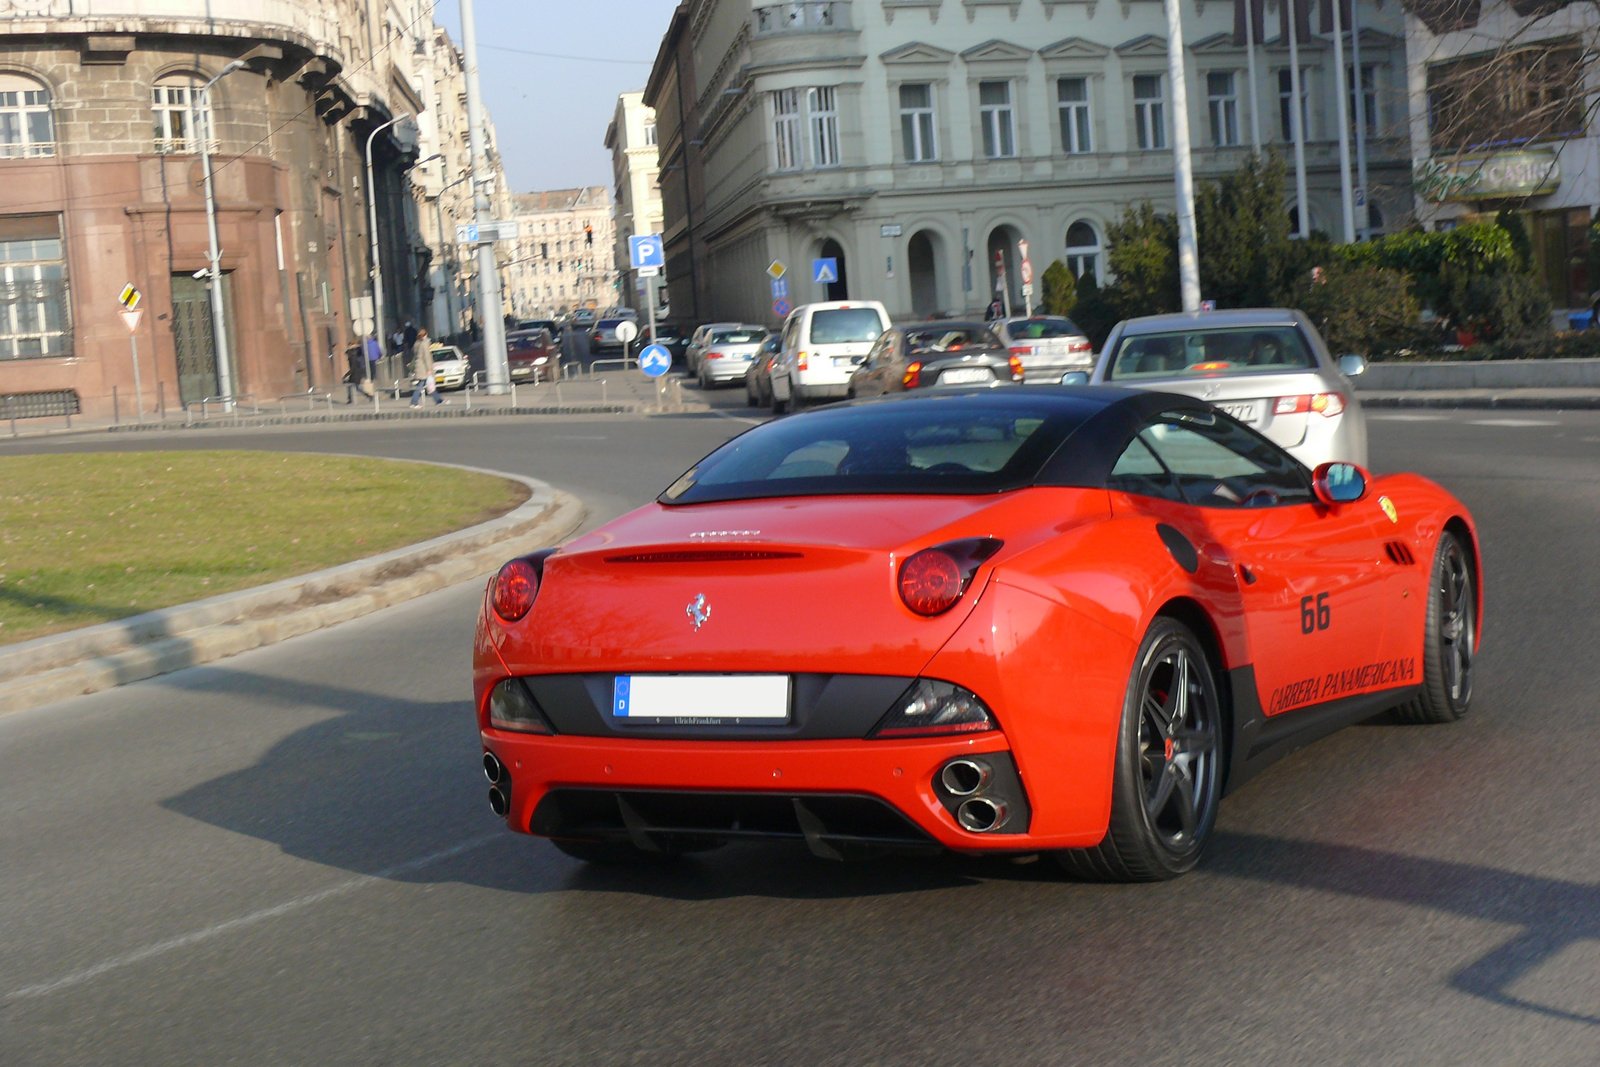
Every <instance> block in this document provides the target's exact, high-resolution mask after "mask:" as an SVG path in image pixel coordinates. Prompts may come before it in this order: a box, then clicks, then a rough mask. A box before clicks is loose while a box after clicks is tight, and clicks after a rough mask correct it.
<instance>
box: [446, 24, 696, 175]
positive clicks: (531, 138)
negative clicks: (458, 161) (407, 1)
mask: <svg viewBox="0 0 1600 1067" xmlns="http://www.w3.org/2000/svg"><path fill="white" fill-rule="evenodd" d="M675 7H677V3H676V0H476V3H475V4H474V7H473V10H474V11H475V12H476V13H477V24H478V74H479V80H480V83H481V84H482V87H483V98H484V103H486V104H487V105H488V107H489V114H490V117H492V118H493V119H494V125H495V130H496V133H497V134H498V136H499V138H500V152H501V155H502V156H503V157H504V159H505V168H506V178H507V180H508V181H509V182H510V183H511V189H512V191H513V192H518V193H527V192H534V191H535V190H539V189H565V188H570V187H572V186H578V185H610V184H611V181H612V177H611V156H610V154H609V153H608V152H607V151H606V149H605V145H604V143H603V142H604V140H605V136H606V124H607V123H609V122H610V121H611V113H612V110H613V109H614V108H615V107H616V106H617V95H618V94H619V93H623V92H627V91H629V90H635V89H643V88H644V83H645V80H646V79H647V78H649V76H650V64H651V63H652V62H654V60H655V56H656V49H657V48H659V47H660V45H661V35H662V34H663V33H665V32H666V29H667V23H668V22H669V21H670V20H671V18H672V11H673V9H674V8H675ZM436 17H437V18H438V20H439V24H440V25H441V26H443V27H445V28H446V29H447V30H449V31H450V36H451V38H452V39H453V40H454V41H455V42H456V45H457V46H460V44H461V11H460V4H459V0H438V9H437V12H436ZM528 53H540V54H538V55H530V54H528Z"/></svg>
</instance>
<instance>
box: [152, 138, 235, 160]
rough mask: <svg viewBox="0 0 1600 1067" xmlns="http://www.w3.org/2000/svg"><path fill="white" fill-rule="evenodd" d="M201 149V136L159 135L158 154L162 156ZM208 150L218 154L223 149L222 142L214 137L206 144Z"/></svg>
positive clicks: (157, 141) (185, 153) (183, 153)
mask: <svg viewBox="0 0 1600 1067" xmlns="http://www.w3.org/2000/svg"><path fill="white" fill-rule="evenodd" d="M199 151H200V138H198V137H157V138H156V154H157V155H162V156H181V155H187V154H190V153H197V152H199ZM206 151H208V152H210V153H211V154H212V155H216V154H217V153H218V152H220V151H222V142H221V141H218V140H216V139H212V140H211V141H209V142H207V144H206Z"/></svg>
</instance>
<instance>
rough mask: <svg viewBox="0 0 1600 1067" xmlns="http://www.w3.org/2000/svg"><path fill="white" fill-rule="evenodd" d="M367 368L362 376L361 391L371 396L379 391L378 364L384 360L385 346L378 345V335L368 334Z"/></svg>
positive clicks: (375, 332)
mask: <svg viewBox="0 0 1600 1067" xmlns="http://www.w3.org/2000/svg"><path fill="white" fill-rule="evenodd" d="M366 347H367V366H366V370H365V371H364V372H363V374H362V376H361V391H362V392H363V393H364V394H366V395H367V396H371V395H372V394H373V393H374V392H375V391H376V390H377V381H378V363H379V361H380V360H382V359H383V345H381V344H379V343H378V333H377V331H376V330H374V331H373V332H372V333H369V334H367V340H366Z"/></svg>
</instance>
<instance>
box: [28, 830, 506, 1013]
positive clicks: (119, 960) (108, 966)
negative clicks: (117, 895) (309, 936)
mask: <svg viewBox="0 0 1600 1067" xmlns="http://www.w3.org/2000/svg"><path fill="white" fill-rule="evenodd" d="M505 836H506V835H505V834H504V833H503V832H502V833H494V834H484V835H483V836H481V837H474V838H472V839H471V840H470V841H463V842H462V843H461V844H459V845H452V846H451V847H449V848H447V849H442V850H441V851H439V852H433V853H429V854H428V855H426V856H423V857H421V858H420V859H414V860H407V861H406V862H404V863H397V864H395V865H394V866H393V867H385V868H384V869H383V870H381V871H378V872H376V873H375V874H363V875H361V876H359V877H357V878H351V879H349V880H347V881H344V882H340V883H339V884H338V885H331V886H329V887H328V888H326V889H319V890H317V891H316V892H315V893H307V894H306V895H305V896H303V897H296V898H295V899H293V900H290V901H285V902H284V903H282V904H275V905H273V906H272V907H270V908H262V909H260V910H259V911H252V912H250V913H249V914H248V915H241V916H239V917H238V918H237V919H228V920H226V921H224V922H220V923H217V924H216V925H214V926H208V927H206V928H205V929H203V930H195V931H194V932H192V933H187V934H183V935H181V936H179V937H172V938H168V939H167V940H165V941H157V942H156V943H155V944H153V945H146V946H145V947H144V948H141V949H135V950H134V951H132V952H129V953H126V954H125V955H121V956H113V957H112V958H111V959H109V960H103V961H102V962H100V963H97V964H95V965H94V966H93V967H85V968H84V969H83V970H81V971H74V972H73V973H72V974H69V975H64V976H63V977H61V978H57V979H55V980H54V981H50V982H40V983H39V984H38V985H30V986H23V987H22V988H21V989H13V990H12V991H11V992H9V993H7V994H6V995H5V998H4V999H5V1000H26V999H29V998H31V997H43V996H48V995H49V994H51V993H55V992H59V991H60V990H63V989H67V988H70V987H71V986H75V985H82V984H83V983H84V982H87V981H89V980H90V979H92V978H98V977H100V976H101V975H102V974H106V973H107V972H109V971H115V970H118V969H119V968H122V967H127V966H130V965H132V964H135V963H141V962H143V961H144V960H148V959H151V958H153V957H155V956H162V955H165V954H166V953H168V952H173V951H175V950H177V949H180V948H188V947H189V946H190V945H195V944H199V943H200V942H201V941H209V940H210V939H211V938H213V937H216V936H218V935H220V934H226V933H230V932H232V931H234V930H238V929H241V928H243V927H246V926H254V925H255V924H256V923H259V922H265V921H266V920H268V919H276V918H278V917H279V916H282V915H287V914H289V913H290V912H293V911H300V910H301V909H303V908H309V907H310V906H311V905H313V904H320V903H322V902H323V901H324V900H331V899H332V898H334V897H342V896H344V895H345V894H347V893H351V892H354V891H355V890H357V889H361V888H364V887H366V886H368V885H372V884H373V883H375V882H384V881H388V880H390V879H392V878H394V877H396V876H397V875H402V874H408V873H410V872H411V871H415V870H420V869H421V868H423V867H428V866H431V865H433V864H435V863H439V862H441V861H443V860H447V859H450V858H451V857H453V856H459V855H461V854H462V853H463V852H470V851H472V850H473V849H475V848H479V847H481V846H483V845H487V844H488V843H489V842H491V841H500V840H503V839H504V838H505Z"/></svg>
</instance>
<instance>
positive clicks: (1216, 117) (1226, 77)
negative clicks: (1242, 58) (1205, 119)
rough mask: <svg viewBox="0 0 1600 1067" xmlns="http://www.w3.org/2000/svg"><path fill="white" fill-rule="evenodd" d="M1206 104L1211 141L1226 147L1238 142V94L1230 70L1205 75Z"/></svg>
mask: <svg viewBox="0 0 1600 1067" xmlns="http://www.w3.org/2000/svg"><path fill="white" fill-rule="evenodd" d="M1206 105H1207V106H1208V107H1209V109H1210V112H1211V143H1212V144H1214V145H1217V146H1218V147H1221V148H1226V147H1229V146H1231V145H1236V144H1238V143H1239V96H1238V93H1237V92H1236V91H1235V89H1234V76H1233V72H1232V71H1225V72H1220V73H1211V74H1207V75H1206Z"/></svg>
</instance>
